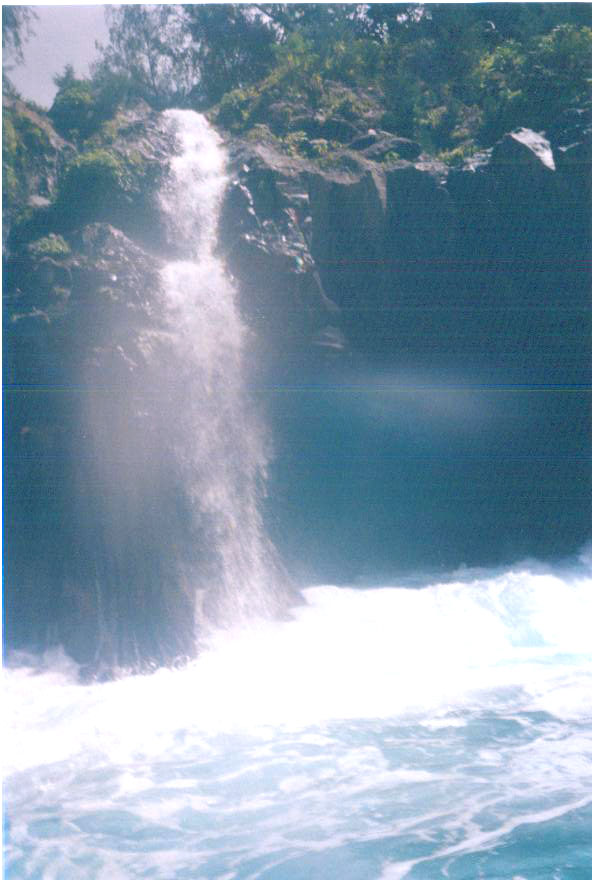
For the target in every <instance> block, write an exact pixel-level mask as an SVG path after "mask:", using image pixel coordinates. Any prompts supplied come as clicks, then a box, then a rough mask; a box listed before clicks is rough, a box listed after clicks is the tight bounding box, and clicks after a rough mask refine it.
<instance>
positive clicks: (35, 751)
mask: <svg viewBox="0 0 592 880" xmlns="http://www.w3.org/2000/svg"><path fill="white" fill-rule="evenodd" d="M305 598H306V604H303V605H302V606H301V607H299V608H297V609H295V611H294V615H293V618H292V619H291V620H289V621H284V622H279V623H268V622H267V623H266V622H260V623H257V622H254V623H253V624H252V626H250V627H248V628H245V627H243V628H241V629H237V630H228V631H223V632H218V633H216V634H213V635H212V637H211V639H210V642H209V645H208V647H207V649H206V650H205V651H204V652H203V653H202V655H201V656H200V658H199V659H198V660H197V661H196V662H195V663H193V664H191V665H190V666H188V667H186V668H183V669H177V670H161V671H159V672H156V673H155V674H153V675H151V676H137V677H130V678H127V679H122V680H119V681H115V682H111V683H106V684H93V685H85V686H82V685H78V684H76V683H75V672H76V670H75V667H74V666H73V664H71V663H70V662H69V661H68V660H67V659H66V658H65V657H64V656H63V655H60V654H59V653H56V654H54V655H50V656H46V657H45V658H42V659H40V658H36V659H35V658H26V657H20V658H16V660H15V665H13V666H12V667H11V668H8V669H7V670H6V673H5V705H6V706H7V710H8V712H7V716H6V717H7V718H8V719H9V723H8V725H7V731H6V733H7V735H6V738H5V758H6V760H5V768H6V777H7V778H6V784H5V819H6V829H5V872H6V877H7V878H9V880H17V878H18V880H20V878H31V880H32V878H43V880H59V878H63V880H78V878H80V880H83V878H84V880H87V878H88V880H90V878H92V880H119V878H136V877H138V878H140V877H142V878H158V880H213V878H216V880H231V878H232V880H234V878H236V880H262V878H268V880H305V878H323V880H324V878H340V880H400V878H411V880H431V878H451V880H465V878H466V880H475V878H487V880H586V878H589V877H590V876H592V650H591V647H590V638H589V630H590V620H591V612H592V577H591V572H590V566H589V565H587V564H586V563H584V562H583V561H580V562H579V563H578V564H577V565H574V566H572V567H571V569H568V568H565V569H562V570H555V571H551V570H543V569H541V568H538V567H536V566H521V567H516V568H515V569H513V570H507V571H498V572H495V573H489V574H486V573H475V572H473V573H471V572H464V573H461V574H458V575H457V576H451V577H450V578H448V579H447V580H446V582H443V583H433V584H431V585H428V586H425V587H423V588H421V589H405V588H402V587H398V586H396V585H389V586H381V587H377V588H375V589H365V590H360V589H349V588H336V587H330V586H321V587H313V588H310V589H308V590H306V591H305Z"/></svg>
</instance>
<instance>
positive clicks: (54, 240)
mask: <svg viewBox="0 0 592 880" xmlns="http://www.w3.org/2000/svg"><path fill="white" fill-rule="evenodd" d="M27 251H28V252H29V254H30V255H31V256H32V257H54V258H56V259H59V258H60V257H67V256H69V254H70V245H69V244H68V242H67V241H66V240H65V239H64V238H62V236H61V235H56V234H55V233H53V232H51V233H50V234H49V235H46V236H44V237H43V238H38V239H37V241H32V242H31V243H30V244H29V245H27Z"/></svg>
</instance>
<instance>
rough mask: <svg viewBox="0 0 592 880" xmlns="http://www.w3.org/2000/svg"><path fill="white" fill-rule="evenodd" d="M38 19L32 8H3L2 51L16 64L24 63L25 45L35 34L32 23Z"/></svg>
mask: <svg viewBox="0 0 592 880" xmlns="http://www.w3.org/2000/svg"><path fill="white" fill-rule="evenodd" d="M36 18H38V15H37V13H36V12H35V10H34V9H33V8H32V7H30V6H3V7H2V50H3V52H4V53H6V54H7V55H8V56H9V57H12V59H13V60H14V63H15V64H22V63H23V45H24V44H25V43H26V41H27V40H28V39H29V37H30V36H31V35H32V34H33V30H32V22H33V21H34V19H36Z"/></svg>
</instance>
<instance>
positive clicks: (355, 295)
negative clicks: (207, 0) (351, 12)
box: [4, 102, 591, 669]
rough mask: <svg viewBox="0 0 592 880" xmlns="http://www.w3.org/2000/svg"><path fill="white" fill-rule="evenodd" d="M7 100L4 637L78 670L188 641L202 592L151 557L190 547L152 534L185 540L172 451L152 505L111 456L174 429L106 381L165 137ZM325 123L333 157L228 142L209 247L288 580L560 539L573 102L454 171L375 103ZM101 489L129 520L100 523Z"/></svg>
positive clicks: (153, 238) (154, 240)
mask: <svg viewBox="0 0 592 880" xmlns="http://www.w3.org/2000/svg"><path fill="white" fill-rule="evenodd" d="M5 119H7V120H8V121H9V122H10V123H11V125H12V127H13V131H14V132H15V137H14V142H13V143H11V144H9V151H12V152H10V154H9V155H8V156H7V161H8V165H9V171H10V173H11V175H12V176H10V178H9V188H8V190H7V193H6V198H5V203H4V209H5V217H6V218H7V220H8V224H7V226H8V235H7V237H6V247H5V257H4V267H5V268H4V279H5V285H4V333H5V387H6V393H5V398H4V399H5V414H6V418H5V426H6V427H5V510H6V515H5V534H6V544H5V546H6V548H7V550H6V569H5V584H6V587H5V609H6V643H7V646H8V647H9V648H10V647H17V648H25V649H27V648H29V649H36V650H39V649H42V648H43V647H45V646H47V645H49V644H54V643H61V644H63V645H64V646H65V647H66V650H68V651H69V652H70V653H71V654H72V656H74V657H75V658H76V659H78V660H80V661H81V662H83V663H88V664H90V666H91V667H92V668H93V669H96V668H98V667H99V666H101V665H104V666H109V665H112V664H120V665H126V666H131V667H136V668H137V667H138V666H140V667H141V666H143V665H150V664H154V663H163V662H171V661H174V660H176V659H182V658H184V657H187V656H190V655H191V654H192V652H193V651H194V633H193V601H194V599H193V597H192V596H191V595H190V594H189V593H188V592H187V591H186V589H185V588H184V586H183V584H181V583H179V582H178V581H176V580H175V578H174V577H172V576H171V572H172V571H173V567H172V566H171V565H170V563H171V555H173V554H176V553H179V552H181V553H182V554H186V555H187V556H191V555H192V554H194V555H196V554H197V555H199V552H200V550H199V548H195V547H186V548H183V547H181V549H179V547H178V546H175V547H169V548H168V549H167V550H166V552H165V551H163V550H161V549H155V548H158V547H160V546H161V545H159V542H158V541H155V540H153V537H154V536H156V535H157V534H158V532H159V530H160V529H161V526H162V524H163V523H165V522H166V523H168V524H170V522H171V520H173V521H178V534H179V543H180V544H181V545H182V544H183V542H184V541H188V540H189V538H188V535H187V532H186V528H185V525H184V513H183V510H182V509H179V503H178V500H176V498H175V497H173V496H174V493H173V494H171V492H170V491H169V489H170V479H169V475H168V474H167V473H165V472H163V471H162V470H159V469H158V468H155V469H154V470H153V471H152V475H151V481H152V482H151V486H150V488H149V496H150V497H151V498H152V499H153V503H151V504H147V503H146V499H145V498H144V499H143V500H142V501H141V502H140V501H138V500H137V499H134V498H133V497H130V496H129V495H128V493H127V492H126V488H125V480H126V474H127V473H129V471H130V469H133V468H134V462H135V461H136V460H137V458H138V456H140V455H141V456H142V457H143V458H144V459H147V460H149V461H150V460H151V457H152V453H153V452H154V453H155V450H156V448H157V447H158V446H159V444H160V437H161V436H162V432H166V430H167V426H166V425H164V424H159V423H158V420H156V422H154V423H153V422H151V423H150V424H147V423H146V422H145V421H142V419H141V418H139V417H137V415H134V414H132V413H130V412H128V411H126V410H125V409H124V408H122V406H121V405H120V404H119V403H118V398H117V389H118V388H122V387H125V388H126V389H129V388H130V387H131V388H132V389H133V386H134V382H135V381H136V377H137V376H138V374H141V373H142V371H143V370H146V369H148V367H147V365H146V363H145V352H144V351H143V349H142V345H141V344H140V342H141V339H142V338H144V337H145V334H146V332H149V330H150V327H151V326H152V322H153V321H154V308H155V304H154V292H155V291H156V289H157V286H158V283H159V281H158V269H159V265H160V260H161V258H162V256H163V255H164V254H165V253H166V250H167V247H169V246H168V245H167V244H166V242H165V236H164V232H163V230H162V223H161V218H160V215H159V210H158V204H157V200H156V192H157V190H158V187H159V185H160V182H161V181H162V180H163V179H164V177H165V176H166V170H167V162H168V157H169V156H170V151H171V144H170V142H169V141H168V139H167V137H166V135H165V133H164V130H163V128H162V126H161V124H160V121H159V116H158V114H155V113H153V112H152V111H150V110H149V109H148V108H147V107H146V106H138V107H137V108H136V109H134V110H129V111H126V112H121V113H119V114H118V115H117V116H116V117H115V119H114V120H112V121H111V123H110V124H109V125H107V126H104V127H103V129H102V130H101V133H100V134H98V135H96V136H95V138H94V140H92V141H87V142H85V144H83V146H82V147H80V146H79V147H76V146H74V145H73V144H70V143H68V142H66V141H64V140H63V139H62V138H60V137H59V136H58V135H57V134H56V133H55V132H54V131H53V129H52V128H51V125H50V124H49V122H48V120H47V119H46V118H45V117H43V116H40V115H39V114H36V113H34V112H33V111H31V110H30V109H28V108H26V107H25V105H22V104H19V103H18V102H16V103H15V102H12V103H10V102H9V103H8V104H7V105H6V106H5ZM305 121H306V120H305ZM317 122H318V121H317ZM319 125H321V123H320V122H319V123H318V124H317V129H318V130H317V129H315V130H314V131H312V130H311V132H310V137H311V139H312V140H315V138H316V143H317V147H318V144H319V143H320V141H321V140H323V138H325V139H327V138H330V139H331V143H332V151H331V153H330V155H328V156H327V155H324V156H323V155H321V156H320V157H319V156H318V155H317V156H314V155H313V156H308V157H306V156H303V155H298V156H294V155H292V156H290V155H287V154H286V152H285V151H282V150H281V149H279V148H278V145H277V143H275V142H274V141H273V139H272V138H267V137H266V136H265V135H262V137H261V139H260V140H259V141H256V140H255V141H254V140H253V138H250V139H247V140H240V139H238V138H236V137H230V136H229V137H228V142H227V149H228V154H229V177H230V183H229V186H228V188H227V192H226V196H225V201H224V205H223V208H222V214H221V222H220V230H219V249H220V252H221V254H223V255H224V258H225V261H226V265H227V268H228V271H229V272H230V273H232V275H233V276H234V278H235V279H236V283H237V285H238V288H239V291H240V302H241V308H242V311H243V314H244V316H245V318H246V320H247V322H248V324H249V326H250V327H251V328H252V330H253V338H254V343H253V346H252V348H253V355H252V360H253V365H254V366H253V375H254V376H255V380H254V385H253V388H254V391H255V392H256V393H258V394H259V395H260V397H262V399H263V403H264V406H265V408H266V410H267V412H268V416H269V418H270V420H271V424H272V432H273V436H274V444H275V450H276V463H275V465H274V469H273V474H272V483H271V491H270V501H269V509H268V519H269V525H270V528H271V530H272V533H273V536H274V537H275V540H276V542H277V544H278V545H279V547H280V550H281V551H282V552H283V553H284V555H285V557H286V559H287V560H288V562H289V564H290V565H291V566H292V568H293V570H294V571H296V572H302V573H303V576H306V577H313V578H318V577H329V576H330V577H335V578H344V579H346V578H351V577H363V576H365V575H368V574H371V573H372V572H371V571H370V568H369V567H370V562H369V560H371V559H372V560H375V562H376V565H377V566H378V568H381V567H382V569H383V570H384V571H387V570H402V569H405V568H409V567H410V566H416V565H418V564H425V565H427V566H434V565H436V566H437V565H442V566H443V567H446V566H447V567H450V566H454V565H458V564H460V563H462V562H466V563H468V564H471V563H476V562H483V563H492V562H499V561H502V559H512V558H516V557H517V556H518V555H524V554H528V553H532V554H539V555H543V556H544V555H545V554H547V555H549V554H553V553H562V552H571V551H573V550H574V549H575V548H577V546H579V545H581V543H582V542H583V541H584V540H585V538H586V536H587V529H588V524H589V514H590V509H589V507H590V502H589V489H590V471H589V464H588V462H587V460H586V457H587V454H588V431H587V425H588V417H589V409H588V399H587V397H586V395H585V385H586V383H589V380H590V375H589V367H590V363H589V342H590V302H589V292H590V288H589V281H590V279H589V273H588V260H589V255H590V252H591V251H590V248H591V241H590V231H591V230H590V198H591V196H590V160H591V156H590V136H591V129H590V116H589V112H588V111H577V112H574V113H567V114H565V116H564V117H563V118H561V119H559V120H557V124H556V126H555V127H554V129H553V130H552V131H549V132H548V137H544V136H543V135H541V134H538V133H535V132H531V131H529V130H526V129H521V130H517V131H515V132H512V133H509V134H507V135H506V136H505V137H504V138H502V140H501V141H499V143H498V144H496V145H495V147H494V148H493V149H491V150H489V151H487V152H484V153H481V154H478V155H476V156H474V157H472V158H470V159H467V160H465V161H464V163H463V164H462V165H460V166H457V167H449V166H447V165H445V164H442V163H441V162H438V161H436V160H434V159H432V158H430V157H429V156H427V155H425V154H422V153H421V150H420V147H419V146H418V145H417V144H415V143H414V142H412V141H410V140H406V139H404V138H399V137H396V136H395V135H393V134H391V133H389V132H385V131H381V130H380V129H376V128H374V127H373V121H372V119H370V120H368V119H365V120H353V121H352V120H345V119H335V120H322V126H324V127H321V128H318V126H319ZM299 126H300V127H302V126H303V122H302V120H300V121H299ZM31 131H32V132H33V134H31ZM325 142H327V141H326V140H325ZM319 149H320V148H319ZM321 152H322V150H321ZM5 157H6V148H5ZM439 382H442V383H443V384H444V386H446V387H445V388H441V389H440V391H441V392H442V393H440V394H435V393H434V388H435V387H436V386H438V383H439ZM455 385H456V386H458V388H459V389H460V391H459V393H458V394H457V396H456V397H455V398H454V401H455V402H454V403H453V404H452V405H451V406H450V407H448V405H447V404H446V406H445V410H446V411H445V412H444V413H443V415H442V422H439V421H438V419H439V418H440V416H439V415H438V414H437V412H436V411H437V410H438V407H441V405H442V401H443V400H444V399H446V400H447V401H450V400H451V396H450V395H453V396H454V391H453V390H452V391H451V390H450V388H451V387H452V386H455ZM446 389H449V390H448V391H446ZM436 390H437V388H436ZM520 390H521V391H522V392H523V393H522V394H521V395H517V394H516V391H520ZM344 391H345V392H347V394H345V393H344ZM446 394H448V397H446ZM463 395H464V397H463ZM89 397H92V399H93V400H94V401H99V403H98V404H97V406H96V407H95V408H94V410H92V412H93V413H94V415H92V418H91V416H89V412H90V409H89V406H88V403H87V402H88V400H89ZM459 401H460V402H459ZM463 401H464V403H463ZM465 404H466V406H465ZM455 407H457V410H455ZM458 407H460V409H458ZM463 407H464V408H463ZM91 409H92V408H91ZM477 410H479V415H478V416H475V418H474V419H473V416H472V415H471V413H473V411H475V412H476V411H477ZM482 410H483V412H482ZM455 412H457V415H456V416H455ZM434 413H436V415H434ZM89 419H90V421H89ZM118 420H126V421H128V422H129V423H130V426H131V427H130V430H129V431H128V432H127V434H126V436H127V437H128V438H131V439H129V445H128V446H126V448H123V449H122V448H116V449H113V453H112V456H107V458H108V459H109V460H108V461H106V462H102V467H103V468H104V467H107V468H108V469H109V472H110V473H111V474H112V477H113V479H112V481H111V487H110V489H109V490H108V492H107V493H105V492H104V490H103V489H101V490H100V491H99V490H98V488H97V477H96V473H95V470H94V468H95V466H96V450H95V447H94V445H93V444H95V443H96V434H97V432H98V433H100V432H101V431H102V432H104V433H105V434H107V433H108V431H109V429H110V426H111V425H112V424H115V423H117V422H118ZM436 435H437V442H434V437H435V436H436ZM104 439H105V442H104V443H102V444H101V448H102V449H105V448H108V437H105V438H104ZM153 457H154V460H155V461H156V458H157V456H156V453H155V454H154V456H153ZM165 471H166V465H165ZM167 487H169V488H167ZM105 506H106V507H108V508H109V509H110V510H111V511H120V513H121V516H122V518H123V517H126V518H127V519H133V520H135V521H136V522H137V530H136V531H135V536H134V537H132V538H130V536H129V534H126V535H125V539H124V538H123V537H122V536H121V535H118V534H117V533H111V532H107V531H105V529H104V522H105V517H104V516H103V508H104V507H105ZM476 517H477V518H478V520H479V525H478V527H476V526H475V518H476ZM110 521H113V518H112V517H110ZM476 532H478V538H477V540H475V533H476ZM114 548H115V549H114ZM169 554H170V555H169ZM108 555H110V556H113V555H115V556H116V557H117V559H118V560H119V561H118V568H117V572H116V574H115V575H113V573H112V572H111V574H110V575H109V576H108V577H107V575H106V574H105V571H104V569H103V563H104V559H105V558H106V557H107V556H108ZM304 559H306V560H307V561H306V563H303V560H304ZM138 572H140V576H138ZM109 578H111V581H110V580H109Z"/></svg>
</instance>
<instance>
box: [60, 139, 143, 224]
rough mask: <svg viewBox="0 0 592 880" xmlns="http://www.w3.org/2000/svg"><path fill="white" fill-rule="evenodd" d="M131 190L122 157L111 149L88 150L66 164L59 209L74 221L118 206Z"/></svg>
mask: <svg viewBox="0 0 592 880" xmlns="http://www.w3.org/2000/svg"><path fill="white" fill-rule="evenodd" d="M129 189H130V177H129V173H128V171H127V169H126V167H125V164H124V162H123V160H122V159H121V158H120V157H119V156H117V155H115V154H114V153H112V152H110V151H109V150H104V149H96V150H89V151H87V152H85V153H82V154H81V155H79V156H77V157H76V158H75V159H74V160H73V161H72V162H71V163H70V164H69V165H68V167H67V169H66V172H65V174H64V177H63V179H62V181H61V184H60V191H59V196H58V204H59V208H60V212H61V213H62V214H63V215H64V216H65V217H66V218H69V219H71V220H77V219H79V218H80V217H81V216H89V215H92V214H96V212H97V209H98V210H99V211H101V210H102V209H103V208H106V207H118V206H120V205H121V203H122V202H123V200H124V198H125V195H126V192H128V191H129Z"/></svg>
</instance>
